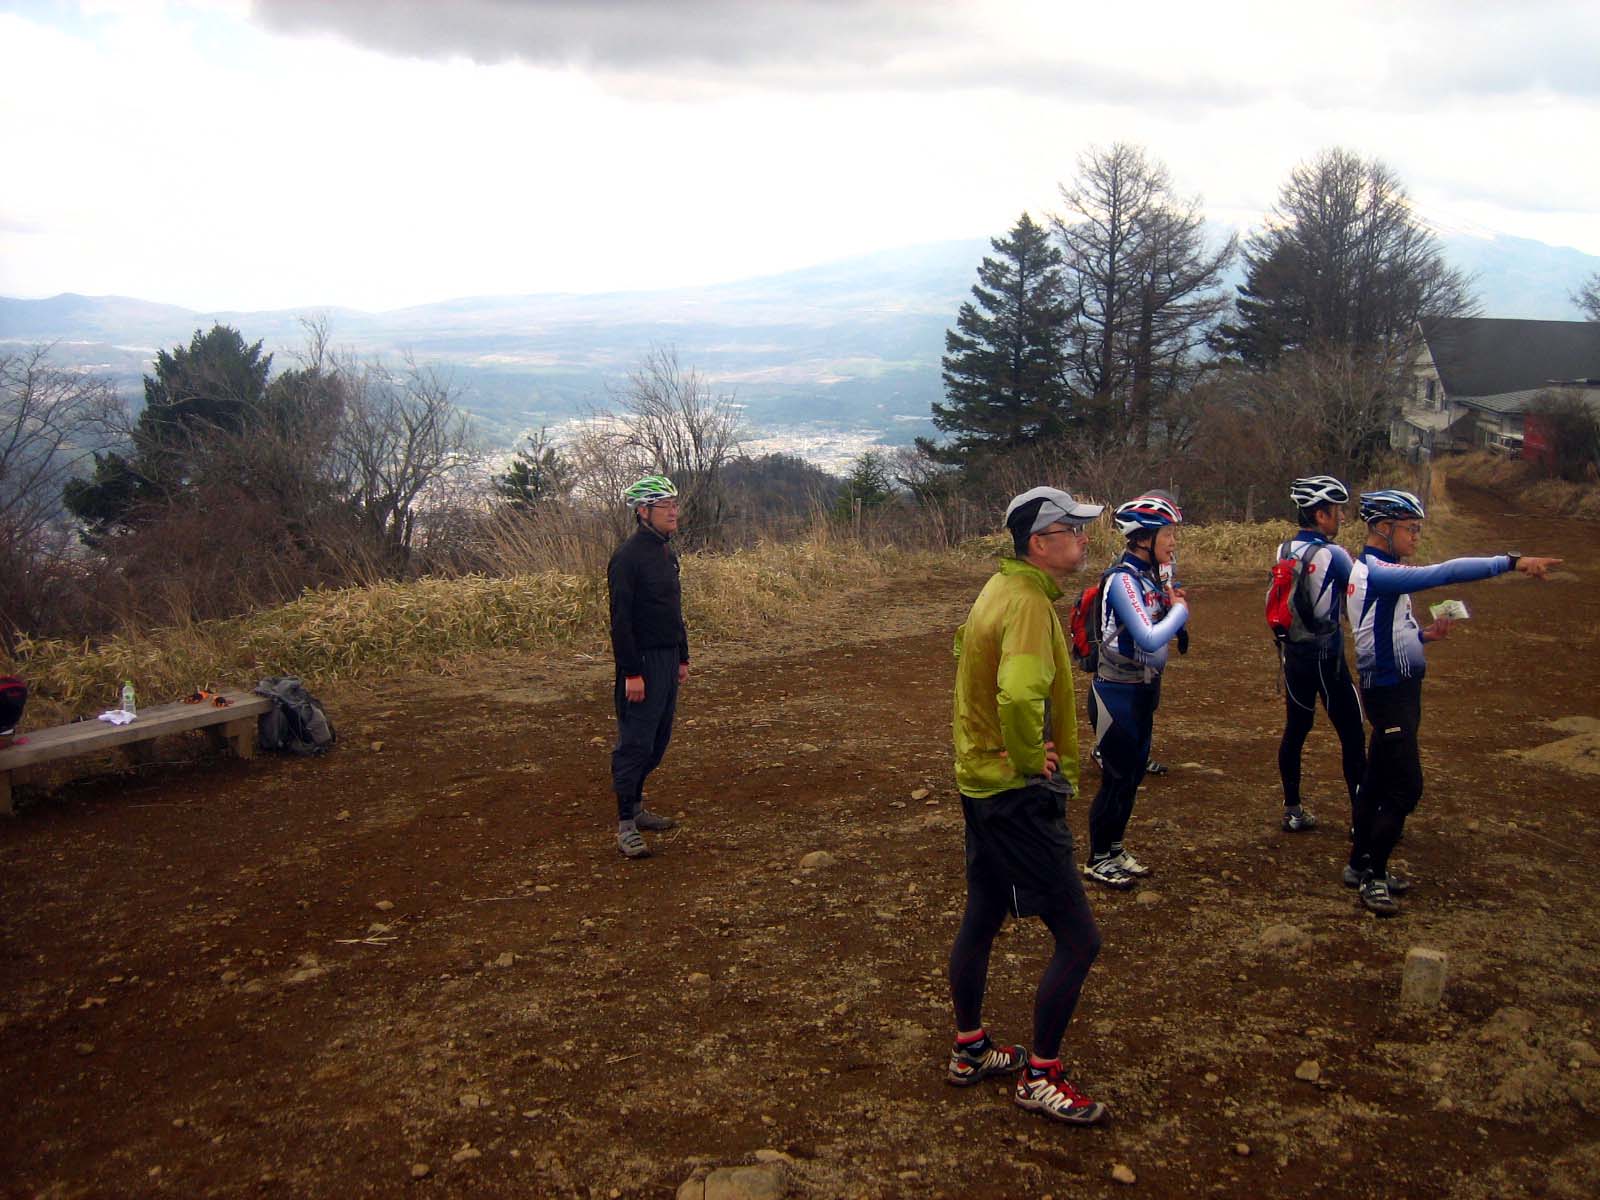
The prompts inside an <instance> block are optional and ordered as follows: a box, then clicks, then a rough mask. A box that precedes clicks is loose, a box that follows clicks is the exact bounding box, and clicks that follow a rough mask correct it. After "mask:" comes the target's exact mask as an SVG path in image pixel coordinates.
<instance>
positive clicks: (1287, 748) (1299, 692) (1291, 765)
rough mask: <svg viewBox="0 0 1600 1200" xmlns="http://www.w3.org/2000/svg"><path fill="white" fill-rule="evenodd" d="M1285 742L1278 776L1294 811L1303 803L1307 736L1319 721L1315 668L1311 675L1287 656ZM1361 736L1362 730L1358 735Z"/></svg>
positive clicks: (1288, 805)
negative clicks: (1302, 765)
mask: <svg viewBox="0 0 1600 1200" xmlns="http://www.w3.org/2000/svg"><path fill="white" fill-rule="evenodd" d="M1283 709H1284V720H1283V738H1282V739H1281V740H1280V741H1279V742H1278V776H1279V778H1280V779H1282V780H1283V804H1284V807H1285V808H1292V807H1293V806H1294V805H1297V804H1299V803H1300V754H1301V751H1302V750H1304V748H1305V744H1306V735H1307V734H1309V733H1310V732H1311V725H1312V723H1313V722H1314V721H1315V720H1316V719H1317V682H1316V664H1315V663H1314V662H1313V663H1312V669H1311V671H1309V672H1308V671H1307V670H1306V664H1305V662H1303V661H1302V660H1300V659H1297V658H1291V657H1289V656H1288V655H1287V654H1285V655H1284V659H1283ZM1356 732H1357V734H1358V735H1359V734H1360V730H1357V731H1356Z"/></svg>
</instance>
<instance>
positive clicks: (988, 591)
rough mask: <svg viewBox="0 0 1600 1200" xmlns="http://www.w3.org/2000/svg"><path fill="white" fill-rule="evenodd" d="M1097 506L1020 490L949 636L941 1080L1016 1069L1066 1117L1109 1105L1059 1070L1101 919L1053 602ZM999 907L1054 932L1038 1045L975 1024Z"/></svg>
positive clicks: (1035, 1106) (1033, 1092) (1024, 1083)
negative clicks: (954, 865) (982, 578)
mask: <svg viewBox="0 0 1600 1200" xmlns="http://www.w3.org/2000/svg"><path fill="white" fill-rule="evenodd" d="M1102 511H1103V510H1102V508H1101V506H1100V505H1097V504H1082V503H1080V502H1078V501H1077V500H1074V499H1073V498H1072V496H1071V494H1070V493H1067V492H1064V491H1061V490H1060V489H1058V488H1050V487H1038V488H1034V489H1033V490H1032V491H1028V492H1024V493H1023V494H1022V495H1020V496H1018V497H1017V498H1016V499H1014V500H1013V501H1012V502H1011V504H1010V506H1009V507H1008V508H1007V509H1006V529H1007V531H1008V532H1009V533H1010V535H1011V541H1012V547H1013V549H1014V551H1015V557H1008V558H1003V559H1002V560H1001V562H1000V569H999V570H998V571H997V572H996V573H995V574H994V575H993V576H992V577H991V578H990V580H989V582H988V583H987V584H985V585H984V588H983V591H982V592H980V593H979V594H978V599H977V600H976V601H975V602H974V603H973V605H972V611H971V612H970V613H969V614H968V615H967V621H966V624H964V625H962V627H961V628H960V629H959V630H957V631H956V644H955V653H956V686H955V717H954V720H953V722H952V731H951V732H952V738H953V740H954V742H955V758H956V786H957V787H958V788H959V789H960V791H961V809H962V812H963V814H964V815H965V817H966V852H967V908H966V913H965V915H964V916H963V917H962V921H961V928H960V930H959V931H958V932H957V934H956V940H955V946H954V947H953V948H952V949H951V951H950V997H951V1000H952V1001H953V1003H954V1006H955V1018H956V1041H955V1046H954V1047H953V1048H952V1049H951V1051H950V1067H949V1071H948V1073H947V1075H946V1078H947V1079H948V1080H949V1082H951V1083H953V1084H956V1085H957V1086H962V1087H965V1086H970V1085H971V1084H974V1083H977V1082H978V1081H980V1080H982V1079H986V1078H988V1077H989V1076H992V1075H1004V1074H1009V1073H1011V1072H1013V1071H1019V1070H1021V1071H1022V1072H1023V1073H1022V1076H1021V1078H1019V1079H1018V1081H1017V1087H1016V1093H1015V1097H1014V1098H1015V1100H1016V1102H1017V1103H1018V1104H1019V1105H1021V1106H1022V1107H1023V1108H1026V1109H1029V1110H1032V1111H1035V1112H1040V1113H1043V1114H1044V1115H1045V1116H1047V1117H1050V1118H1053V1119H1054V1120H1058V1121H1064V1122H1067V1123H1068V1124H1073V1125H1092V1124H1094V1123H1095V1122H1097V1121H1099V1120H1101V1119H1102V1118H1103V1117H1104V1116H1105V1105H1103V1104H1100V1103H1098V1102H1096V1101H1094V1100H1091V1099H1090V1098H1089V1097H1088V1096H1086V1095H1084V1094H1083V1093H1082V1092H1080V1091H1079V1090H1078V1089H1077V1088H1075V1087H1073V1085H1072V1084H1071V1083H1069V1082H1068V1081H1067V1080H1066V1078H1065V1077H1064V1076H1063V1075H1062V1072H1061V1059H1060V1052H1061V1039H1062V1036H1063V1035H1064V1034H1065V1033H1066V1029H1067V1023H1068V1022H1069V1021H1070V1020H1071V1019H1072V1011H1073V1009H1074V1008H1075V1007H1076V1006H1077V1003H1078V993H1079V992H1080V991H1081V990H1082V988H1083V981H1084V977H1085V976H1086V975H1087V974H1088V973H1089V967H1090V965H1091V964H1092V963H1093V962H1094V959H1095V955H1096V954H1098V953H1099V951H1100V930H1099V928H1098V926H1096V925H1095V921H1094V916H1093V915H1092V914H1091V913H1090V911H1089V904H1088V900H1087V899H1086V898H1085V896H1084V894H1083V884H1082V882H1081V881H1080V880H1079V878H1078V872H1077V870H1076V868H1075V867H1074V865H1073V861H1072V834H1071V832H1070V831H1069V830H1068V829H1067V820H1066V811H1067V797H1069V796H1071V795H1072V794H1073V793H1074V792H1075V791H1076V790H1077V785H1078V726H1077V717H1076V713H1077V706H1076V703H1075V701H1074V698H1073V692H1072V666H1071V660H1070V659H1069V658H1068V656H1067V638H1066V634H1065V632H1064V631H1063V630H1062V628H1061V618H1060V617H1059V616H1058V615H1057V614H1056V610H1055V601H1056V600H1058V599H1059V598H1060V597H1061V594H1062V593H1061V587H1062V584H1063V583H1064V582H1065V581H1066V579H1067V577H1068V576H1070V575H1071V574H1072V572H1074V571H1076V570H1077V569H1078V568H1079V566H1080V565H1081V564H1082V562H1083V554H1084V549H1085V546H1086V545H1087V541H1088V534H1087V532H1086V527H1087V525H1088V523H1089V522H1091V521H1093V520H1094V519H1095V518H1096V517H1098V516H1099V515H1100V513H1101V512H1102ZM1007 913H1010V914H1012V915H1015V916H1018V917H1024V916H1037V917H1038V918H1039V919H1040V920H1041V921H1043V922H1044V923H1045V925H1046V927H1048V928H1049V930H1050V932H1051V934H1052V935H1053V936H1054V937H1055V952H1054V954H1053V955H1052V957H1051V959H1050V963H1049V965H1048V966H1047V967H1046V968H1045V972H1044V976H1043V978H1041V979H1040V981H1039V990H1038V993H1037V995H1036V997H1035V1000H1034V1010H1033V1053H1032V1054H1029V1053H1028V1051H1027V1050H1025V1049H1024V1048H1023V1047H1021V1046H1007V1045H1000V1044H999V1043H996V1042H994V1041H992V1040H990V1037H989V1034H988V1032H987V1031H986V1030H985V1029H984V1027H983V1019H982V1008H983V992H984V987H985V984H986V983H987V981H988V974H989V950H990V947H991V946H992V945H993V944H994V938H995V935H996V934H997V933H998V932H999V931H1000V926H1001V925H1002V924H1003V923H1004V921H1005V918H1006V915H1007ZM1024 1067H1026V1070H1023V1068H1024Z"/></svg>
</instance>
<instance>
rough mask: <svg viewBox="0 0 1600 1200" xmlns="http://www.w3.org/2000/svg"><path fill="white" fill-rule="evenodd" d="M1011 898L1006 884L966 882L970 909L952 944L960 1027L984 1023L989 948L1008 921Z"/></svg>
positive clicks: (952, 987)
mask: <svg viewBox="0 0 1600 1200" xmlns="http://www.w3.org/2000/svg"><path fill="white" fill-rule="evenodd" d="M1007 911H1008V902H1007V897H1006V893H1005V889H1004V888H997V887H975V886H973V885H971V884H969V885H968V886H967V911H966V912H965V913H964V914H963V915H962V918H961V928H960V929H958V930H957V931H956V940H955V945H953V946H952V947H951V948H950V1001H951V1003H952V1004H953V1005H954V1007H955V1010H956V1028H957V1029H978V1028H981V1027H982V1025H983V991H984V986H985V984H986V983H987V982H988V979H989V950H990V948H991V947H992V946H993V945H994V937H995V934H997V933H999V932H1000V926H1001V925H1002V924H1004V923H1005V919H1006V913H1007Z"/></svg>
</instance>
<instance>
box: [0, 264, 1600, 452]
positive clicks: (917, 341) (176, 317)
mask: <svg viewBox="0 0 1600 1200" xmlns="http://www.w3.org/2000/svg"><path fill="white" fill-rule="evenodd" d="M1445 248H1446V252H1447V254H1448V255H1449V257H1450V259H1451V260H1452V261H1453V262H1454V263H1456V264H1457V265H1459V266H1461V267H1463V268H1465V269H1467V270H1469V271H1472V272H1473V273H1475V274H1476V276H1477V278H1478V289H1479V293H1480V295H1481V296H1482V298H1483V312H1484V315H1486V316H1497V317H1537V318H1547V319H1549V318H1554V319H1574V320H1575V319H1577V318H1578V316H1579V313H1578V312H1577V310H1576V309H1575V308H1574V307H1573V305H1572V304H1571V303H1570V301H1569V299H1568V295H1569V293H1570V292H1572V291H1573V290H1575V289H1576V287H1577V286H1578V284H1579V283H1580V282H1581V281H1582V280H1583V279H1584V278H1586V277H1587V276H1588V275H1589V274H1591V273H1593V272H1594V271H1596V270H1600V258H1597V257H1595V256H1593V255H1588V254H1583V253H1581V252H1579V251H1577V250H1572V249H1568V248H1564V247H1555V246H1547V245H1544V244H1543V243H1540V242H1534V241H1528V240H1527V239H1523V238H1507V237H1501V238H1494V239H1476V238H1467V237H1452V238H1449V239H1446V241H1445ZM990 252H991V251H990V246H989V243H988V241H987V240H986V239H975V240H971V241H960V242H942V243H937V244H933V245H925V246H916V247H911V248H907V249H899V250H887V251H883V252H880V253H877V254H870V255H866V256H863V257H860V258H853V259H848V260H845V261H842V262H836V263H828V264H825V265H822V266H816V267H810V268H806V269H804V270H799V271H790V272H787V273H785V274H781V275H772V276H767V277H763V278H757V279H748V280H742V281H739V282H737V283H727V284H719V285H715V286H710V287H698V288H676V289H671V290H665V291H653V292H619V293H610V294H603V295H529V296H475V297H464V298H461V299H456V300H447V301H442V302H440V303H437V304H425V305H418V306H416V307H412V308H402V309H395V310H392V311H389V312H381V313H369V312H359V311H356V310H352V309H324V310H316V311H299V310H296V311H275V312H210V313H201V312H193V311H190V310H187V309H182V308H175V307H172V306H170V305H162V304H152V303H148V302H145V301H142V300H134V299H127V298H124V297H118V296H98V297H90V296H76V295H61V296H55V297H52V298H50V299H48V300H12V299H5V298H0V343H5V342H11V343H19V342H20V343H32V342H39V341H55V342H57V343H58V346H57V350H56V354H57V356H58V358H59V359H60V360H62V361H64V362H67V363H70V364H73V365H81V366H85V367H93V368H94V369H97V370H100V371H102V372H105V373H107V374H109V375H111V376H112V377H113V378H115V379H117V380H118V381H119V383H121V384H122V385H123V387H124V391H125V393H126V394H128V395H130V396H133V397H137V396H139V395H140V394H141V389H140V386H139V379H140V376H141V375H142V374H143V373H144V372H145V371H146V370H148V368H149V363H150V360H151V359H152V357H153V356H154V354H155V351H156V349H157V348H159V347H170V346H173V345H176V344H179V343H186V342H187V341H188V339H189V337H190V335H191V334H192V333H193V332H194V331H195V330H196V329H202V328H209V327H210V325H211V324H212V323H213V322H218V321H220V322H224V323H226V324H229V325H232V326H234V327H235V328H236V329H238V330H239V331H240V332H241V333H242V334H243V335H244V336H245V337H246V338H247V339H249V340H251V341H254V340H256V339H258V338H259V339H261V340H262V341H263V342H265V343H266V346H267V348H268V349H270V350H271V351H273V352H274V354H275V355H277V356H278V359H277V361H278V364H279V365H288V361H289V359H290V357H291V355H292V353H293V351H294V350H295V348H297V347H298V346H299V345H301V344H302V343H303V341H304V329H303V328H302V326H301V320H302V318H305V317H316V316H325V317H326V319H327V322H328V326H329V328H330V331H331V333H332V335H333V339H334V341H335V343H336V344H338V345H339V346H341V347H348V348H349V349H351V350H353V351H354V352H356V353H357V354H359V355H363V356H367V355H380V356H385V357H394V356H398V355H399V354H401V353H403V352H407V351H409V352H410V353H412V354H413V355H415V357H416V358H417V359H418V360H419V361H421V362H425V363H431V364H435V365H437V366H439V367H441V368H443V369H445V370H448V371H449V372H450V373H451V375H452V376H453V378H454V380H455V382H456V384H457V385H458V387H459V388H460V390H461V396H462V403H463V406H464V407H465V408H467V409H468V410H469V411H471V412H472V413H473V414H474V416H475V418H476V419H477V421H478V423H479V425H480V428H481V429H482V431H483V433H484V434H485V436H486V437H487V438H488V439H489V440H490V441H491V442H493V443H495V444H499V445H510V444H512V443H513V442H515V441H516V440H517V439H518V438H519V437H520V436H521V434H522V433H523V432H525V431H527V430H530V429H535V428H538V427H539V426H541V425H549V426H558V425H560V424H561V423H562V422H564V421H567V420H570V419H572V418H573V417H574V416H577V415H579V414H581V413H582V412H583V411H584V410H585V409H586V408H587V407H588V406H591V405H593V404H596V403H598V402H601V401H602V400H603V399H604V398H605V396H606V393H607V389H608V388H615V387H616V386H618V385H619V384H621V383H623V382H624V381H625V379H626V376H627V374H628V372H629V371H630V370H631V369H632V368H633V367H634V366H635V365H636V364H637V363H638V361H639V359H640V357H641V355H642V354H643V353H644V352H645V351H646V350H647V349H648V348H649V347H650V346H651V345H652V344H664V345H672V346H674V347H675V348H676V349H677V352H678V357H679V361H680V362H682V363H683V364H684V365H685V366H692V367H693V368H694V369H696V370H697V371H699V372H700V373H701V374H702V375H703V376H705V377H706V378H707V379H708V380H710V381H711V383H712V385H713V386H714V387H715V388H716V389H717V390H718V391H719V392H723V393H731V394H733V395H734V397H735V399H736V401H737V402H738V403H740V404H742V405H743V406H744V411H745V417H746V421H747V424H748V426H749V428H750V430H751V431H752V433H754V434H757V435H763V434H765V435H768V437H769V438H770V437H771V436H772V435H778V434H785V433H787V434H792V435H794V437H795V439H796V444H797V445H799V444H802V441H803V444H804V445H805V446H807V447H809V449H808V450H807V453H808V454H811V455H812V456H814V457H819V458H826V456H827V450H826V447H827V446H828V445H829V444H830V439H831V441H832V442H835V443H837V444H838V445H841V446H843V445H848V446H850V447H852V448H857V449H858V448H859V447H860V446H862V445H864V444H871V443H872V442H873V441H878V442H881V443H885V444H900V443H904V442H907V441H909V440H910V438H911V437H912V436H913V435H914V434H918V433H929V432H932V427H931V425H930V424H929V420H928V418H929V406H930V405H931V404H932V402H933V401H935V400H937V399H939V398H940V396H941V394H942V388H941V384H940V378H939V359H940V356H941V354H942V353H943V351H944V333H945V330H946V329H947V328H949V327H950V326H951V325H952V324H953V323H954V321H955V315H956V311H957V309H958V308H959V307H960V305H961V304H962V302H963V301H964V300H966V299H967V298H968V297H969V294H970V290H971V287H972V284H973V283H974V282H975V281H976V274H977V268H978V264H979V262H980V261H981V260H982V258H983V257H984V255H986V254H988V253H990ZM1230 282H1232V283H1237V282H1238V279H1237V278H1235V279H1233V280H1231V281H1230ZM767 444H768V445H771V444H772V442H771V441H770V440H769V441H768V442H767Z"/></svg>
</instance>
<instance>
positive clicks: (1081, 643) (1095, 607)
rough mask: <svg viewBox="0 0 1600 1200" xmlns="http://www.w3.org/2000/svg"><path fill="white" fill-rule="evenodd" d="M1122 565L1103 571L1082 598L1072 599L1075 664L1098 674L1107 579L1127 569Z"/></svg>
mask: <svg viewBox="0 0 1600 1200" xmlns="http://www.w3.org/2000/svg"><path fill="white" fill-rule="evenodd" d="M1126 569H1127V568H1125V567H1123V566H1121V565H1120V564H1119V565H1118V566H1114V567H1111V568H1110V569H1109V570H1106V571H1103V572H1102V573H1101V575H1100V578H1099V579H1097V580H1095V581H1094V582H1093V583H1091V584H1090V585H1089V586H1088V587H1086V588H1084V589H1083V591H1081V592H1079V593H1078V598H1077V599H1076V600H1074V601H1073V602H1072V616H1071V618H1070V621H1069V628H1068V630H1067V632H1068V634H1069V636H1070V640H1071V645H1070V646H1068V648H1067V652H1068V654H1069V655H1070V656H1071V658H1072V665H1073V666H1075V667H1077V668H1078V670H1080V671H1087V672H1089V674H1091V675H1092V674H1094V673H1095V672H1096V671H1098V670H1099V669H1100V635H1101V633H1102V631H1103V629H1104V619H1103V602H1104V595H1105V588H1106V580H1107V579H1109V578H1111V576H1112V574H1113V573H1114V572H1116V571H1121V570H1126Z"/></svg>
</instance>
